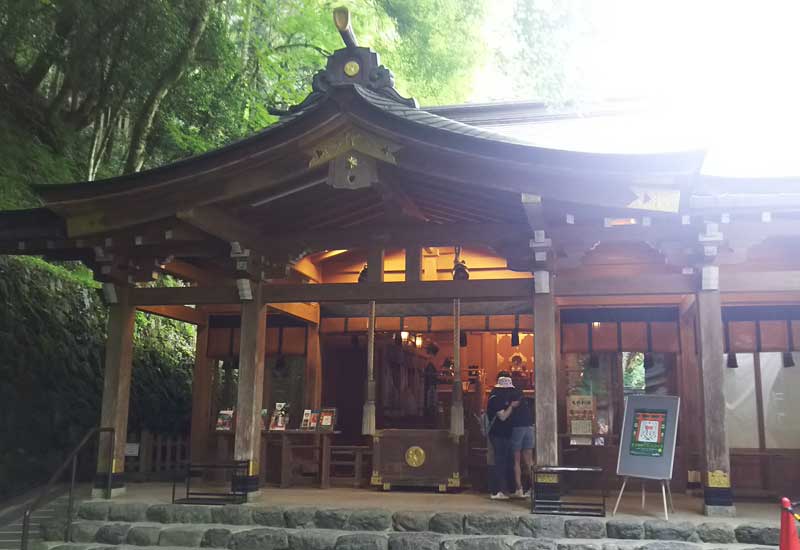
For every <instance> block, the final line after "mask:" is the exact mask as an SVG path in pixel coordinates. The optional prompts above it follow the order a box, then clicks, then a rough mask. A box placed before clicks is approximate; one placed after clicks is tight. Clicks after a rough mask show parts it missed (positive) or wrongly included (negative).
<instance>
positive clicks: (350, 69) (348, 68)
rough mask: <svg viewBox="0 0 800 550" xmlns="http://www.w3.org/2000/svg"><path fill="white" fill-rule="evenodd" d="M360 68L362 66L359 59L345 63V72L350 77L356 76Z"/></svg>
mask: <svg viewBox="0 0 800 550" xmlns="http://www.w3.org/2000/svg"><path fill="white" fill-rule="evenodd" d="M360 70H361V66H360V65H359V64H358V61H348V62H347V63H345V64H344V74H346V75H347V76H349V77H354V76H356V75H357V74H358V72H359V71H360Z"/></svg>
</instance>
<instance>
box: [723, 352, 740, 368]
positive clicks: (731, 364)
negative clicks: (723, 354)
mask: <svg viewBox="0 0 800 550" xmlns="http://www.w3.org/2000/svg"><path fill="white" fill-rule="evenodd" d="M725 366H727V367H728V368H729V369H738V368H739V361H737V360H736V354H735V353H728V361H727V363H726V365H725Z"/></svg>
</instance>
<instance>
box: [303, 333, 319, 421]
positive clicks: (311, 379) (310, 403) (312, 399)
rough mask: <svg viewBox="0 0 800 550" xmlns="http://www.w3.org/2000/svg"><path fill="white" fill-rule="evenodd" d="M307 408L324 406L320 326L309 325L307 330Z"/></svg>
mask: <svg viewBox="0 0 800 550" xmlns="http://www.w3.org/2000/svg"><path fill="white" fill-rule="evenodd" d="M305 402H306V407H307V408H310V409H319V408H320V407H321V406H322V351H321V349H320V343H319V325H316V324H313V323H309V324H308V327H307V328H306V384H305Z"/></svg>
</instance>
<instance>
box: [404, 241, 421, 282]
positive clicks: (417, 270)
mask: <svg viewBox="0 0 800 550" xmlns="http://www.w3.org/2000/svg"><path fill="white" fill-rule="evenodd" d="M421 277H422V249H421V248H416V247H410V248H406V282H411V281H419V280H420V279H421Z"/></svg>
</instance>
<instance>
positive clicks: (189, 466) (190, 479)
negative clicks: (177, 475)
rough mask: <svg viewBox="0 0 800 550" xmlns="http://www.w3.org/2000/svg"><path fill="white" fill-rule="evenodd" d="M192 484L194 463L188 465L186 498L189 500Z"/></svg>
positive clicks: (190, 462)
mask: <svg viewBox="0 0 800 550" xmlns="http://www.w3.org/2000/svg"><path fill="white" fill-rule="evenodd" d="M191 483H192V461H191V460H189V462H187V463H186V498H189V491H190V490H191Z"/></svg>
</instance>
